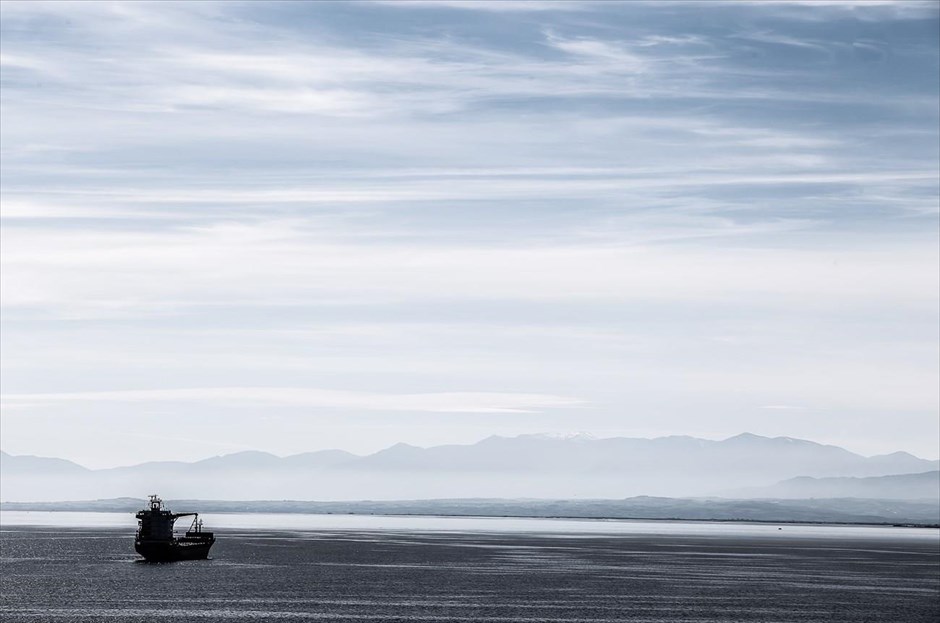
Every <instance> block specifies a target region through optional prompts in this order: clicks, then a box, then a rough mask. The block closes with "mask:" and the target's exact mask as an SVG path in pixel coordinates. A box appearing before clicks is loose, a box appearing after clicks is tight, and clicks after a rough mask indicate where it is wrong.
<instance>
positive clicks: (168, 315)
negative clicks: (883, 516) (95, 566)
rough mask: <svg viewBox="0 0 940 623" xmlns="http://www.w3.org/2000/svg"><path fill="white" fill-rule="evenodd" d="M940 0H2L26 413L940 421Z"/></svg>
mask: <svg viewBox="0 0 940 623" xmlns="http://www.w3.org/2000/svg"><path fill="white" fill-rule="evenodd" d="M938 32H940V12H938V6H937V4H936V3H930V2H928V3H918V2H844V3H841V2H815V3H814V2H788V3H784V2H780V3H777V2H754V3H748V2H743V3H730V2H729V3H722V2H712V3H700V2H688V3H685V2H669V3H642V2H629V3H625V4H617V3H613V2H602V3H588V2H585V3H574V2H571V3H568V2H553V3H546V2H520V3H509V4H506V3H494V2H484V3H476V2H425V3H408V2H404V3H401V2H399V3H382V2H361V3H350V4H333V3H326V2H316V3H301V2H288V3H276V2H265V3H242V2H223V3H126V4H125V3H119V2H118V3H105V2H95V3H80V2H67V3H43V2H23V3H15V2H14V3H9V2H4V3H3V5H2V42H0V51H2V93H0V95H2V110H0V112H2V116H0V130H2V199H3V201H2V237H3V239H2V283H0V286H2V331H3V340H2V394H3V420H2V437H3V448H4V449H5V450H6V451H8V452H11V453H14V454H20V453H23V454H26V453H30V454H40V455H56V456H63V457H66V458H70V459H73V460H76V461H78V462H81V463H83V464H86V465H90V466H110V465H117V464H126V463H133V462H139V461H143V460H151V459H187V460H191V459H196V458H202V457H205V456H210V455H214V454H221V453H228V452H234V451H238V450H243V449H258V450H267V451H271V452H274V453H277V454H289V453H295V452H302V451H307V450H315V449H320V448H329V447H339V448H344V449H349V450H352V451H358V452H368V451H374V450H377V449H379V448H381V447H384V446H387V445H390V444H392V443H394V442H397V441H405V442H409V443H414V444H416V445H430V444H437V443H451V442H453V443H466V442H472V441H475V440H477V439H479V438H482V437H485V436H487V435H489V434H494V433H495V434H506V435H509V434H518V433H529V432H543V431H547V432H569V431H587V432H590V433H593V434H595V435H597V436H615V435H627V436H656V435H668V434H691V435H697V436H703V437H709V438H720V437H724V436H730V435H733V434H736V433H739V432H741V431H744V430H748V431H752V432H755V433H759V434H767V435H787V436H794V437H806V438H812V439H815V440H819V441H824V442H829V443H836V444H840V445H844V446H845V447H848V448H849V449H852V450H856V451H859V452H862V453H865V454H875V453H880V452H890V451H893V450H897V449H905V450H909V451H912V452H915V453H917V454H920V455H922V456H925V457H928V458H936V457H937V456H938V455H940V446H938V443H940V442H938V437H940V425H938V409H940V406H938V393H940V388H938V376H940V369H938V359H940V352H938V343H940V336H938V320H940V311H938V300H940V292H938V288H940V286H938V281H940V275H938V272H940V269H938V263H940V260H938V163H940V156H938V144H940V137H938V103H940V102H938V100H940V97H938V89H940V87H938V76H940V67H938V64H940V63H938V58H940V53H938V40H940V35H938Z"/></svg>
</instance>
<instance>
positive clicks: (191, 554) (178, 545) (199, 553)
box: [134, 539, 214, 562]
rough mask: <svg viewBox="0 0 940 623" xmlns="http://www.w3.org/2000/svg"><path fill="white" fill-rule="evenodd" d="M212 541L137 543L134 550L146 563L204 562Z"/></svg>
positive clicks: (177, 540)
mask: <svg viewBox="0 0 940 623" xmlns="http://www.w3.org/2000/svg"><path fill="white" fill-rule="evenodd" d="M213 542H214V541H201V542H194V543H193V542H186V541H181V540H179V539H176V540H173V541H137V542H135V543H134V549H136V550H137V553H138V554H140V555H141V556H143V557H144V558H146V559H147V562H176V561H178V560H205V559H206V558H208V557H209V548H210V547H212V543H213Z"/></svg>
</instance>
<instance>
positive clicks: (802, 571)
mask: <svg viewBox="0 0 940 623" xmlns="http://www.w3.org/2000/svg"><path fill="white" fill-rule="evenodd" d="M205 520H206V528H207V529H210V530H213V531H214V532H215V533H216V536H217V538H218V541H217V543H216V544H215V546H214V547H213V549H212V553H211V558H210V560H205V561H191V562H179V563H167V564H148V563H143V562H140V561H139V557H138V556H137V555H136V554H135V553H134V550H133V533H134V527H135V522H134V519H133V516H132V515H129V514H113V513H37V512H3V513H0V537H2V540H0V596H2V602H0V619H2V620H3V621H4V622H6V621H11V622H12V621H47V620H48V621H76V622H79V621H104V620H110V621H155V620H156V621H159V620H167V621H169V620H177V621H188V620H196V621H234V620H272V621H274V620H324V621H344V620H362V621H440V622H444V621H493V622H523V621H531V622H536V621H538V622H542V621H545V622H552V621H556V622H572V623H573V622H583V623H591V622H601V621H603V622H613V621H648V622H667V621H696V622H704V621H764V622H767V621H780V622H784V621H786V622H789V621H820V622H822V621H834V620H837V621H873V622H874V621H878V622H883V621H936V620H937V619H938V617H940V532H938V531H937V530H930V529H913V528H891V527H866V526H815V525H813V526H809V525H792V524H786V525H774V524H739V523H707V522H659V521H656V522H633V521H593V520H586V521H577V520H552V519H513V518H472V517H471V518H467V517H461V518H448V517H387V516H352V515H297V514H292V515H287V514H254V513H252V514H214V513H213V514H207V515H206V516H205Z"/></svg>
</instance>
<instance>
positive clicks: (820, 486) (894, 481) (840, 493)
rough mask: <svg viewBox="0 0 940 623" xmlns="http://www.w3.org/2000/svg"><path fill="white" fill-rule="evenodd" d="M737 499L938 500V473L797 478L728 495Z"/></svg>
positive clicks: (939, 475) (939, 481) (939, 494)
mask: <svg viewBox="0 0 940 623" xmlns="http://www.w3.org/2000/svg"><path fill="white" fill-rule="evenodd" d="M729 493H731V494H737V495H739V496H740V497H768V498H782V499H793V498H828V497H854V498H878V499H882V500H892V499H897V500H904V499H907V500H910V499H940V471H930V472H922V473H919V474H896V475H890V476H869V477H867V478H855V477H837V478H813V477H811V476H799V477H797V478H791V479H789V480H784V481H783V482H778V483H777V484H775V485H771V486H769V487H755V488H751V489H741V490H738V491H732V492H729Z"/></svg>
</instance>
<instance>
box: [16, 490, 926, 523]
mask: <svg viewBox="0 0 940 623" xmlns="http://www.w3.org/2000/svg"><path fill="white" fill-rule="evenodd" d="M144 504H145V501H144V500H143V499H140V500H138V499H134V498H115V499H108V500H85V501H60V502H0V511H20V512H52V513H60V512H95V513H116V514H121V513H134V512H136V511H137V510H139V509H140V508H142V507H143V506H144ZM168 506H170V508H172V509H174V510H180V511H183V510H186V511H198V512H200V513H214V514H284V515H287V514H295V515H340V516H342V515H347V516H380V517H441V518H448V517H453V518H480V519H486V518H493V519H556V520H576V521H663V522H668V521H681V522H709V523H754V524H791V525H835V526H839V525H842V526H895V527H916V528H940V503H938V502H937V501H932V500H921V501H900V500H863V499H855V498H844V499H829V500H819V499H814V500H731V499H717V498H709V499H682V498H646V497H643V498H628V499H625V500H502V499H453V500H399V501H368V500H361V501H346V502H316V501H300V500H253V501H231V500H169V501H168ZM888 512H891V513H892V515H893V516H885V515H886V514H887V513H888ZM880 513H884V514H880Z"/></svg>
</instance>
